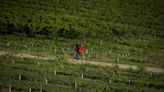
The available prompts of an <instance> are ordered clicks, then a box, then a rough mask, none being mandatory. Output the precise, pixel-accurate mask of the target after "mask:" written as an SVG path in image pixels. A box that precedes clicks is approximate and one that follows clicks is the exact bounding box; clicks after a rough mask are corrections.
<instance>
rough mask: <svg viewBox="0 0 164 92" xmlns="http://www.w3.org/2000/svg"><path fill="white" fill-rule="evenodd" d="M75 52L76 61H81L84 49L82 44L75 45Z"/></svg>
mask: <svg viewBox="0 0 164 92" xmlns="http://www.w3.org/2000/svg"><path fill="white" fill-rule="evenodd" d="M75 51H76V59H77V60H79V59H80V56H82V55H83V52H84V47H83V45H82V44H76V45H75Z"/></svg>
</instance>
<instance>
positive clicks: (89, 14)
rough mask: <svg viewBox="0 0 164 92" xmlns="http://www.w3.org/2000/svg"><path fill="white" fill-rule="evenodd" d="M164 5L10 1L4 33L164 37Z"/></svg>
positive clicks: (2, 17)
mask: <svg viewBox="0 0 164 92" xmlns="http://www.w3.org/2000/svg"><path fill="white" fill-rule="evenodd" d="M144 2H147V3H144ZM161 4H163V1H162V0H156V1H154V0H139V1H134V2H131V1H130V0H116V1H113V0H103V1H99V0H94V1H91V0H85V1H83V0H78V1H76V0H69V1H66V0H65V1H63V2H61V1H60V0H50V1H47V0H46V1H40V0H39V1H33V0H25V1H21V0H14V1H13V0H7V1H2V3H1V4H0V6H1V8H0V12H1V13H0V28H1V31H0V32H1V33H2V32H6V33H24V34H27V36H35V35H38V34H40V35H44V36H46V37H47V38H53V37H57V36H58V37H64V38H71V39H77V38H78V39H81V38H92V39H93V38H94V39H95V38H96V39H105V40H109V39H111V38H113V37H118V38H120V37H121V38H125V39H127V38H136V37H142V36H143V35H147V36H148V37H152V36H154V35H156V36H157V37H162V38H163V35H164V33H163V31H162V30H163V29H164V28H163V23H164V22H163V20H164V19H163V14H164V13H163V9H164V7H163V5H161ZM49 36H50V37H49Z"/></svg>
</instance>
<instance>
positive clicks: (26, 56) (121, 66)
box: [0, 51, 164, 73]
mask: <svg viewBox="0 0 164 92" xmlns="http://www.w3.org/2000/svg"><path fill="white" fill-rule="evenodd" d="M7 54H11V55H13V56H15V57H21V58H35V59H40V60H55V57H52V56H51V57H50V56H36V55H32V54H27V53H18V54H15V53H10V52H5V51H0V56H2V55H7ZM67 62H69V63H71V64H90V65H95V66H103V67H115V66H116V65H117V66H118V68H120V69H132V70H137V69H139V67H137V66H136V65H129V64H114V63H105V62H95V61H86V60H74V59H68V61H67ZM144 69H145V70H146V71H147V72H154V73H164V69H161V68H156V67H145V68H144Z"/></svg>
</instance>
